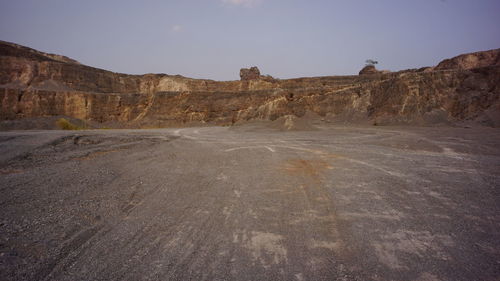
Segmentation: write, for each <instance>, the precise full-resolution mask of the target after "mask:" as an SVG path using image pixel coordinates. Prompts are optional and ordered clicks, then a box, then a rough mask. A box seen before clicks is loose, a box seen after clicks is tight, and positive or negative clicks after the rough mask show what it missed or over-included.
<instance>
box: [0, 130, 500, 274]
mask: <svg viewBox="0 0 500 281" xmlns="http://www.w3.org/2000/svg"><path fill="white" fill-rule="evenodd" d="M259 126H260V125H253V126H252V125H247V126H243V127H233V128H227V127H226V128H224V127H209V128H188V129H158V130H99V131H73V132H68V131H17V132H1V133H0V215H1V217H0V279H1V280H498V276H500V246H499V244H498V241H500V206H499V203H498V202H500V200H499V199H500V198H499V191H498V187H499V186H500V184H499V183H500V167H499V166H500V148H499V145H500V131H499V130H498V129H484V128H471V129H460V128H396V127H365V128H363V127H351V128H347V127H320V128H319V129H318V130H314V131H294V132H280V131H273V130H270V129H266V128H264V127H262V126H261V127H259Z"/></svg>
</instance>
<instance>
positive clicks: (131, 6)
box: [0, 0, 500, 80]
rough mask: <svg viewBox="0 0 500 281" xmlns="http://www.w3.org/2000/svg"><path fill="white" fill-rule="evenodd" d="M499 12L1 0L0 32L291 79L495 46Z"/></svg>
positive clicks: (396, 65) (140, 67)
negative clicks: (372, 62) (256, 69)
mask: <svg viewBox="0 0 500 281" xmlns="http://www.w3.org/2000/svg"><path fill="white" fill-rule="evenodd" d="M499 15H500V0H170V1H169V0H137V1H132V0H0V40H4V41H9V42H14V43H17V44H21V45H25V46H28V47H31V48H34V49H37V50H40V51H43V52H49V53H56V54H61V55H65V56H68V57H71V58H73V59H76V60H78V61H79V62H81V63H83V64H86V65H90V66H93V67H98V68H103V69H106V70H111V71H114V72H122V73H129V74H144V73H167V74H172V75H174V74H180V75H183V76H187V77H193V78H206V79H214V80H237V79H239V69H240V68H242V67H250V66H258V67H259V69H260V70H261V73H262V74H269V75H272V76H274V77H277V78H294V77H310V76H330V75H352V74H357V73H358V72H359V70H360V69H361V68H362V67H363V66H364V63H365V60H367V59H374V60H377V61H378V62H379V64H378V65H377V67H378V68H379V69H384V70H392V71H396V70H402V69H408V68H418V67H423V66H432V65H436V64H437V63H439V61H441V60H443V59H445V58H450V57H453V56H456V55H459V54H463V53H468V52H474V51H482V50H489V49H496V48H500V16H499Z"/></svg>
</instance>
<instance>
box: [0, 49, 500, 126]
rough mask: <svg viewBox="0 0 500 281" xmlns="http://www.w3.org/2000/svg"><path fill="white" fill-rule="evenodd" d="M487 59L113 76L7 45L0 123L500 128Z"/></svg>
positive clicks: (499, 80)
mask: <svg viewBox="0 0 500 281" xmlns="http://www.w3.org/2000/svg"><path fill="white" fill-rule="evenodd" d="M489 53H494V54H497V56H498V54H499V53H500V50H493V51H489ZM482 54H483V53H474V54H472V55H473V56H478V57H481V56H482ZM491 56H492V55H491V54H490V55H488V57H491ZM483 57H484V56H483ZM478 61H481V59H480V58H478ZM440 65H441V64H440ZM446 65H453V64H450V63H447V64H446ZM478 66H479V67H472V68H467V69H463V68H462V67H456V68H453V67H446V69H443V67H436V68H433V69H428V68H426V69H420V70H408V71H401V72H393V73H374V74H370V75H360V76H329V77H312V78H297V79H286V80H278V79H271V78H269V79H264V77H262V76H259V78H257V79H244V80H242V81H225V82H220V81H213V80H205V79H191V78H186V77H182V76H178V75H177V76H172V75H166V74H145V75H127V74H120V73H113V72H110V71H106V70H102V69H97V68H93V67H89V66H85V65H82V64H80V63H78V62H76V61H74V60H71V59H69V58H66V57H63V56H57V55H51V54H46V53H42V52H38V51H36V50H33V49H30V48H27V47H23V46H19V45H16V44H12V43H7V42H0V100H1V112H0V120H16V119H22V118H34V117H51V116H68V117H72V118H77V119H81V120H85V121H87V122H90V123H93V124H103V125H106V126H110V127H167V126H187V125H192V124H194V125H197V124H203V123H208V124H216V125H230V124H234V123H238V122H244V121H249V120H255V119H258V120H275V119H277V118H279V117H283V116H288V115H294V116H297V117H302V116H304V115H305V114H306V112H313V113H315V114H316V115H319V116H321V118H323V119H325V120H331V121H338V122H353V123H356V122H363V123H370V124H371V123H376V124H417V125H427V124H435V123H449V122H461V121H475V122H480V123H481V124H484V125H489V126H500V114H499V112H500V99H499V98H500V66H499V65H498V63H496V61H495V63H493V64H492V63H481V64H478ZM259 75H260V74H259Z"/></svg>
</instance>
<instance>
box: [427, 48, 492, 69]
mask: <svg viewBox="0 0 500 281" xmlns="http://www.w3.org/2000/svg"><path fill="white" fill-rule="evenodd" d="M492 65H500V49H495V50H490V51H485V52H476V53H470V54H464V55H460V56H456V57H454V58H451V59H446V60H444V61H442V62H441V63H439V64H438V65H437V66H436V68H435V70H447V69H458V70H465V69H473V68H479V67H487V66H492Z"/></svg>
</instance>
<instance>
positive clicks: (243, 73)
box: [240, 66, 260, 81]
mask: <svg viewBox="0 0 500 281" xmlns="http://www.w3.org/2000/svg"><path fill="white" fill-rule="evenodd" d="M259 78H260V70H259V68H257V67H256V66H253V67H250V68H242V69H240V79H241V81H248V80H255V79H259Z"/></svg>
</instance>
